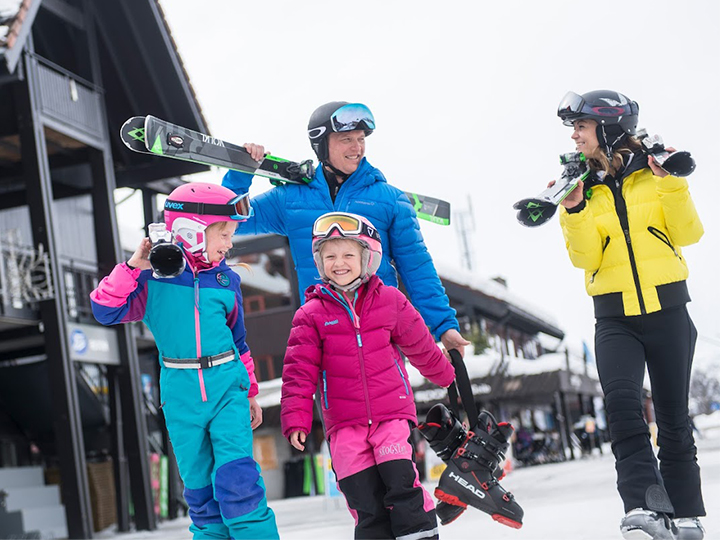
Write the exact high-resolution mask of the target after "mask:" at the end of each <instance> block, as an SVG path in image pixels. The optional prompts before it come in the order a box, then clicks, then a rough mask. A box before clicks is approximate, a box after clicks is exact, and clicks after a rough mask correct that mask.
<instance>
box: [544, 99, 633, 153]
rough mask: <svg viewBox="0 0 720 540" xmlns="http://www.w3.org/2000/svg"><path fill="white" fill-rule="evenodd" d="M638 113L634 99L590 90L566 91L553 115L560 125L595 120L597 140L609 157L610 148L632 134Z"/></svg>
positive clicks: (611, 149)
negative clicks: (582, 91)
mask: <svg viewBox="0 0 720 540" xmlns="http://www.w3.org/2000/svg"><path fill="white" fill-rule="evenodd" d="M639 112H640V106H639V105H638V104H637V102H635V101H632V100H631V99H630V98H628V97H627V96H626V95H624V94H621V93H620V92H615V91H613V90H594V91H592V92H587V93H585V94H582V95H578V94H576V93H575V92H568V93H567V94H565V97H564V98H563V99H562V101H560V105H558V112H557V114H558V116H559V117H560V119H561V120H562V121H563V124H565V125H566V126H571V127H572V125H573V122H575V121H576V120H582V119H583V118H588V119H590V120H595V121H596V122H597V128H596V133H597V139H598V142H599V143H600V146H601V147H602V148H603V149H604V150H605V152H606V153H607V154H608V157H609V158H611V157H612V151H613V149H614V148H615V147H616V146H617V145H618V143H620V142H621V141H622V140H623V139H625V137H626V135H635V131H636V129H637V125H638V114H639Z"/></svg>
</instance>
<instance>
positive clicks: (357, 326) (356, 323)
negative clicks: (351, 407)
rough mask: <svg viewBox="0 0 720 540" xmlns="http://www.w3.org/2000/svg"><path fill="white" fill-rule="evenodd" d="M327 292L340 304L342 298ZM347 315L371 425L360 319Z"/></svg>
mask: <svg viewBox="0 0 720 540" xmlns="http://www.w3.org/2000/svg"><path fill="white" fill-rule="evenodd" d="M328 294H330V297H331V298H334V299H335V300H336V301H337V302H339V303H340V304H342V300H340V299H339V298H337V297H336V296H335V295H334V294H332V293H330V292H329V291H328ZM356 298H357V296H356ZM365 301H366V302H367V297H366V298H365ZM343 307H344V306H343ZM348 310H349V305H348V309H346V311H348ZM347 315H348V317H350V322H351V323H352V325H353V327H354V328H355V338H356V339H357V344H358V359H359V360H360V375H361V379H362V385H363V394H364V396H365V409H366V410H367V415H368V425H372V413H371V411H370V392H369V391H368V387H367V375H366V373H365V356H364V355H363V350H362V346H363V343H362V338H361V337H360V321H355V320H353V317H352V314H351V313H348V314H347Z"/></svg>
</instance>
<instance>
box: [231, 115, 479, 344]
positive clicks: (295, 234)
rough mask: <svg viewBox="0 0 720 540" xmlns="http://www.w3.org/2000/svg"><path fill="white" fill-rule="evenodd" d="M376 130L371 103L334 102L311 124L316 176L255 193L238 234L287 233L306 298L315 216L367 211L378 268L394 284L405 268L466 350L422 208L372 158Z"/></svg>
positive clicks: (236, 176)
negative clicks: (369, 147) (370, 142)
mask: <svg viewBox="0 0 720 540" xmlns="http://www.w3.org/2000/svg"><path fill="white" fill-rule="evenodd" d="M374 129H375V119H374V118H373V115H372V113H371V112H370V110H369V109H368V108H367V107H366V106H365V105H362V104H360V103H347V102H344V101H334V102H331V103H326V104H325V105H322V106H321V107H319V108H318V109H317V110H316V111H315V112H314V113H313V114H312V116H311V117H310V122H309V123H308V136H309V138H310V144H311V145H312V148H313V150H314V152H315V154H316V155H317V157H318V160H319V161H320V165H319V166H318V168H317V170H316V172H315V175H314V177H313V180H312V181H311V182H310V183H309V184H307V185H293V184H288V185H283V186H278V187H275V188H274V189H271V190H269V191H267V192H265V193H263V194H261V195H259V196H257V197H255V198H254V199H252V207H253V209H254V210H255V215H254V216H253V217H250V218H249V219H248V220H247V221H245V222H242V223H240V224H239V225H238V228H237V234H260V233H274V234H281V235H284V236H287V237H288V240H289V242H290V250H291V252H292V256H293V260H294V261H295V269H296V271H297V275H298V282H299V286H300V291H301V295H302V296H304V295H303V291H305V289H307V288H308V287H309V286H311V285H314V284H316V283H320V276H319V275H318V272H317V268H316V267H315V261H314V259H313V254H312V245H311V244H312V226H313V223H314V222H315V220H316V219H317V218H318V217H319V216H321V215H322V214H325V213H327V212H331V211H342V212H350V213H353V214H360V215H362V216H365V217H367V218H368V219H369V220H370V221H371V222H372V223H373V224H375V226H376V227H377V229H378V232H379V233H380V236H381V240H382V245H383V259H382V262H381V263H380V268H379V269H378V271H377V274H378V275H379V276H380V278H381V279H382V280H383V282H384V283H385V284H386V285H392V286H395V287H397V285H398V279H397V273H396V271H397V272H399V273H400V277H401V278H402V281H403V284H404V285H405V288H406V289H407V292H408V294H409V295H410V300H411V302H412V303H413V305H414V306H415V307H416V308H417V310H418V311H419V312H420V314H421V315H422V317H423V319H424V320H425V322H426V324H427V325H428V326H429V327H430V330H431V331H432V333H433V335H434V336H435V338H436V339H439V340H440V341H442V343H443V345H444V346H445V348H446V349H448V350H449V349H458V350H459V351H460V352H461V354H462V353H463V352H464V348H465V345H468V344H469V343H468V342H467V341H466V340H465V339H464V338H463V337H462V336H461V335H460V332H459V328H460V327H459V325H458V322H457V319H456V318H455V313H456V312H455V310H454V309H453V308H451V307H450V301H449V300H448V297H447V295H446V294H445V289H444V288H443V286H442V284H441V282H440V278H439V277H438V275H437V271H436V270H435V266H434V265H433V262H432V258H431V257H430V254H429V253H428V250H427V247H426V246H425V242H424V241H423V237H422V233H421V232H420V225H419V224H418V221H417V216H416V214H415V210H414V209H413V206H412V204H411V203H410V200H409V199H408V198H407V196H406V195H405V193H404V192H403V191H401V190H400V189H398V188H396V187H394V186H391V185H390V184H388V183H387V180H385V177H384V176H383V174H382V173H381V172H380V171H379V170H378V169H376V168H375V167H373V166H372V165H370V163H368V161H367V160H366V159H365V137H367V136H368V135H370V134H371V133H372V132H373V130H374ZM245 148H246V149H247V150H248V151H249V152H250V154H251V156H252V157H253V158H255V159H256V160H258V161H260V160H261V159H262V158H263V156H264V148H263V147H262V146H260V145H255V144H247V145H245ZM251 182H252V176H251V175H249V174H245V173H240V172H235V171H228V173H227V174H226V175H225V177H224V178H223V182H222V184H223V186H225V187H229V188H230V189H232V190H233V191H235V192H236V193H238V194H241V193H247V191H248V190H249V188H250V184H251ZM393 264H394V266H393Z"/></svg>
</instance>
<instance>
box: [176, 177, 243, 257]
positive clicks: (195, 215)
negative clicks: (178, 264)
mask: <svg viewBox="0 0 720 540" xmlns="http://www.w3.org/2000/svg"><path fill="white" fill-rule="evenodd" d="M252 215H253V211H252V207H251V206H250V198H249V195H248V194H247V193H245V194H243V195H236V194H235V192H233V191H232V190H230V189H228V188H226V187H223V186H219V185H217V184H208V183H205V182H190V183H188V184H185V185H182V186H180V187H178V188H175V189H174V190H173V191H172V193H170V195H169V196H168V198H167V200H166V201H165V225H166V226H167V228H168V230H170V231H172V234H173V239H174V242H175V243H177V244H179V243H182V245H183V247H184V248H185V249H186V250H187V251H188V252H189V253H191V254H193V255H197V256H202V257H203V258H204V259H205V260H206V261H207V254H206V253H205V249H206V244H205V242H206V234H205V229H207V228H208V227H209V226H210V225H212V224H213V223H218V222H221V221H234V222H241V221H246V220H247V218H249V217H250V216H252Z"/></svg>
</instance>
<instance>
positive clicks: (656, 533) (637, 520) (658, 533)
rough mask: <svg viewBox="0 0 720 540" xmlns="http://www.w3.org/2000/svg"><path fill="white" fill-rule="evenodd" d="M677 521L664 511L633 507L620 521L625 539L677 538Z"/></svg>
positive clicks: (653, 539)
mask: <svg viewBox="0 0 720 540" xmlns="http://www.w3.org/2000/svg"><path fill="white" fill-rule="evenodd" d="M677 531H678V529H677V527H676V526H675V523H673V521H672V520H671V519H670V518H669V517H668V516H667V514H663V513H662V512H653V511H652V510H645V509H644V508H633V509H632V510H630V511H629V512H628V513H627V514H625V517H623V518H622V520H621V521H620V532H621V533H622V535H623V538H625V540H677V539H678V536H677Z"/></svg>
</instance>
